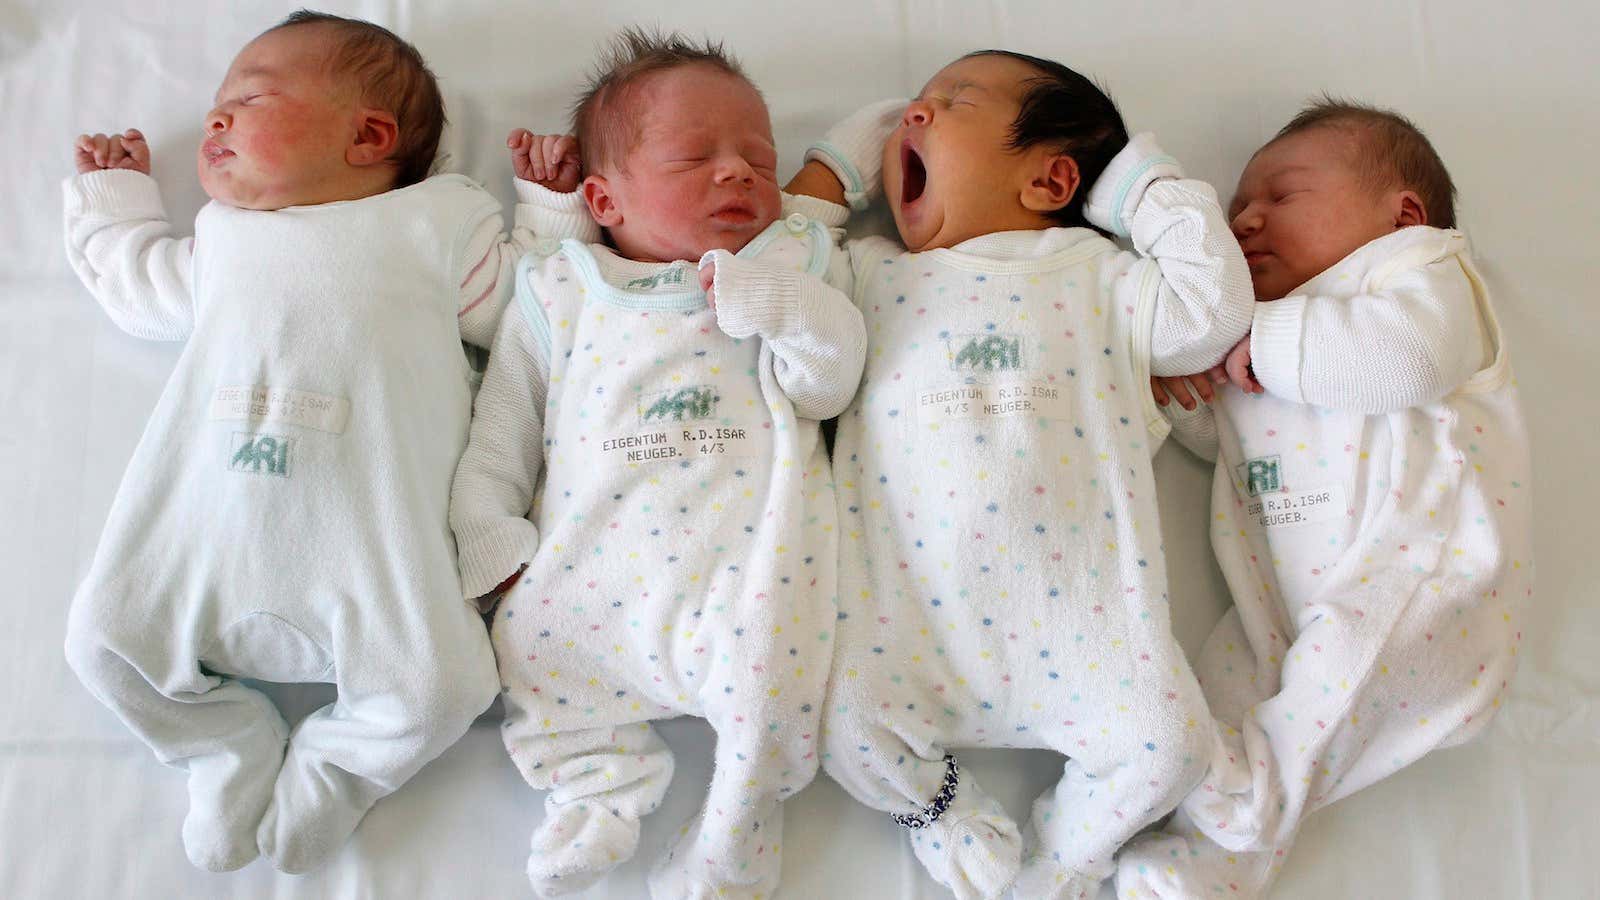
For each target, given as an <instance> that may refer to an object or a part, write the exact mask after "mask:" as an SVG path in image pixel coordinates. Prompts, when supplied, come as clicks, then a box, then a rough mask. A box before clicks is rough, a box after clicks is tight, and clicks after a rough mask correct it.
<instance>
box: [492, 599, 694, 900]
mask: <svg viewBox="0 0 1600 900" xmlns="http://www.w3.org/2000/svg"><path fill="white" fill-rule="evenodd" d="M534 580H535V579H530V580H529V581H526V582H525V583H524V584H531V583H533V581H534ZM549 603H550V601H549V600H545V599H541V598H539V597H538V596H537V592H534V591H531V589H528V588H525V587H521V586H519V588H517V589H514V590H513V591H512V592H511V593H510V594H509V595H507V596H506V598H505V599H504V600H502V601H501V608H500V610H499V612H498V613H497V615H496V619H495V626H494V647H495V655H496V657H497V659H498V661H499V664H500V679H501V683H502V684H503V685H504V690H503V696H504V698H505V704H506V720H505V723H504V724H503V725H502V731H501V736H502V737H503V738H504V739H505V745H506V750H507V751H508V752H509V753H510V755H511V761H512V763H514V764H515V765H516V767H517V770H518V771H520V772H521V773H522V777H523V778H524V779H525V780H526V781H527V782H528V784H530V785H532V786H533V787H534V788H536V789H538V790H543V791H549V792H550V793H549V794H548V795H547V796H546V797H545V802H544V808H545V813H544V820H543V821H542V822H540V824H539V827H538V828H537V829H536V830H535V831H534V834H533V839H532V852H531V853H530V855H529V857H528V879H529V881H530V882H532V884H533V889H534V891H535V892H536V893H538V894H539V895H540V896H546V897H548V896H553V895H556V894H564V893H570V892H572V891H578V890H582V889H584V888H585V887H588V886H589V885H591V884H593V883H594V882H596V881H598V880H600V879H601V878H603V877H604V876H605V874H606V873H607V872H609V871H610V870H611V869H612V868H614V867H615V866H617V865H619V864H620V863H622V862H625V861H627V860H628V859H630V858H631V857H632V856H633V854H634V851H635V850H636V849H637V848H638V844H639V819H640V818H641V817H642V816H644V815H645V814H646V813H649V812H652V811H653V810H655V809H656V807H657V806H659V805H660V803H661V798H662V797H663V796H665V794H666V792H667V787H668V785H669V784H671V782H672V770H673V761H672V751H671V750H670V749H668V747H667V745H666V744H665V743H664V742H663V741H662V740H661V738H660V736H659V735H657V734H656V731H655V729H654V728H652V727H651V726H650V725H649V721H650V720H652V719H666V718H671V717H673V716H676V715H678V714H680V713H681V712H683V711H684V710H682V709H678V708H673V707H667V706H663V705H661V704H660V703H658V702H656V700H655V699H653V698H652V697H651V696H650V695H649V693H648V692H647V691H646V690H644V689H642V687H641V685H643V684H651V685H652V686H653V687H654V686H656V685H654V683H653V682H652V681H651V673H652V672H654V671H655V669H654V668H653V667H652V668H648V669H644V670H641V669H640V666H641V665H648V664H647V663H645V661H644V660H643V659H642V657H644V656H646V655H648V654H650V653H652V652H653V648H649V647H647V648H645V649H643V650H642V651H641V650H640V648H638V647H636V646H634V645H633V643H632V641H631V639H630V638H629V637H627V636H623V635H618V634H614V633H608V632H603V631H602V632H596V633H595V638H596V639H590V638H589V635H590V633H591V632H590V631H589V629H588V628H586V627H583V626H578V627H574V625H573V623H571V622H566V621H564V620H562V619H561V618H560V616H559V615H557V614H552V613H551V611H550V609H551V607H550V606H549ZM513 617H515V618H513ZM528 623H537V624H528Z"/></svg>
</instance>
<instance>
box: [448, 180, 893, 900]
mask: <svg viewBox="0 0 1600 900" xmlns="http://www.w3.org/2000/svg"><path fill="white" fill-rule="evenodd" d="M574 202H576V201H574ZM788 202H789V205H790V208H791V209H793V208H795V204H803V205H807V206H809V207H811V208H816V209H818V210H819V211H823V210H824V209H825V206H826V205H824V204H819V203H817V202H815V201H801V200H796V199H794V198H791V199H790V200H789V201H788ZM835 212H836V213H837V218H838V219H842V218H843V211H842V210H835ZM824 214H827V213H825V212H824ZM834 240H835V238H834V236H833V234H832V232H831V230H830V229H829V228H828V227H827V225H825V224H824V223H822V222H820V221H816V220H814V219H812V218H809V217H808V216H806V215H803V214H800V213H799V212H791V213H790V214H789V215H788V216H787V217H786V218H784V219H780V220H779V221H777V222H775V223H774V224H773V225H772V226H770V227H769V228H768V229H767V230H766V231H765V232H763V234H762V235H760V236H758V237H757V238H755V239H754V240H752V241H751V242H750V243H749V244H748V245H746V246H745V247H744V248H743V249H742V250H740V251H739V253H738V255H737V257H735V256H733V255H731V254H729V253H727V252H725V251H715V252H714V253H711V254H707V256H708V258H714V259H715V261H716V283H715V284H714V286H713V289H714V291H715V295H716V301H717V305H716V309H715V311H713V310H711V309H709V308H708V307H707V305H706V297H705V294H704V293H703V292H702V291H701V290H700V288H699V285H698V281H697V273H696V269H695V264H694V262H690V261H680V262H674V263H670V264H667V263H644V262H634V261H631V260H627V259H624V258H621V257H619V256H617V255H616V254H615V253H614V252H612V251H611V250H609V249H607V248H606V247H604V246H602V245H599V244H592V245H586V244H584V243H581V242H579V241H573V240H568V241H565V242H563V243H561V244H560V245H556V244H555V243H554V242H549V243H545V244H543V245H541V246H539V247H538V248H537V249H536V250H535V252H534V253H533V254H530V255H529V256H527V257H526V258H524V260H523V262H522V264H521V266H520V267H519V269H518V271H517V275H516V302H515V304H514V306H513V308H512V309H510V310H508V311H507V313H506V315H505V317H504V321H503V324H502V326H501V329H500V333H499V335H498V337H497V338H496V341H495V346H494V349H493V352H492V353H491V354H490V358H489V369H488V371H487V373H486V375H485V378H484V385H483V390H482V392H481V393H479V395H478V399H477V404H476V416H475V418H474V421H473V425H472V437H471V440H470V442H469V444H468V447H467V451H466V454H465V455H464V456H463V458H462V461H461V468H460V472H459V474H458V475H457V477H456V483H455V490H454V497H453V503H452V513H451V516H452V523H453V525H454V527H455V532H456V536H457V539H458V540H459V541H460V546H461V567H462V577H463V580H464V582H465V585H466V589H467V592H468V594H471V595H478V594H483V593H485V592H488V591H490V590H491V589H492V588H494V587H495V586H496V585H497V584H499V583H501V582H502V581H503V580H505V579H506V578H508V577H510V576H512V575H515V574H516V573H517V571H518V569H519V568H520V567H522V566H524V565H526V566H527V568H526V570H525V571H524V572H523V574H522V576H521V578H520V579H518V581H517V583H516V584H515V585H514V586H513V587H512V588H511V589H510V590H509V592H508V593H507V594H506V596H505V597H504V599H503V600H502V601H501V602H500V605H499V608H498V609H497V610H496V612H495V616H494V624H493V628H492V635H493V641H494V647H495V652H496V655H497V657H498V659H499V663H500V678H501V684H502V687H503V691H504V696H505V702H506V721H505V726H504V728H505V732H504V736H505V743H506V748H507V750H508V751H509V753H510V755H511V759H512V760H513V762H515V764H516V765H517V768H518V769H519V770H520V771H521V772H522V775H523V777H524V778H526V779H527V781H528V783H529V784H530V785H532V786H533V787H535V788H539V789H542V790H548V791H550V793H549V795H548V796H547V798H546V801H545V817H544V820H543V822H542V824H541V825H540V826H539V828H538V830H537V831H536V832H535V834H534V835H533V839H532V850H533V852H532V855H531V856H530V858H529V862H528V874H529V878H530V880H531V882H532V883H533V886H534V888H535V890H536V891H537V892H539V893H540V894H542V895H548V894H556V893H565V892H567V891H572V890H578V889H581V888H582V887H584V886H586V885H588V884H591V883H593V882H594V881H595V880H596V879H598V878H600V877H602V876H603V875H604V874H605V873H606V871H608V870H609V869H610V868H612V867H613V866H615V865H616V864H618V863H620V862H622V861H623V860H626V859H627V858H629V857H630V856H632V854H633V852H634V850H635V849H636V847H637V844H638V838H639V818H640V817H641V816H642V815H644V814H646V813H648V812H650V811H651V810H653V809H655V808H656V806H657V805H658V803H659V802H660V800H661V798H662V796H663V794H664V793H665V791H666V789H667V785H668V783H669V782H670V781H671V777H672V769H673V762H672V756H671V751H670V750H669V749H668V747H667V746H666V745H665V744H664V743H663V742H662V741H661V739H660V738H659V737H658V736H657V735H656V732H655V730H654V729H653V728H652V727H651V726H650V725H649V722H650V721H652V720H655V719H666V718H673V717H676V716H679V715H694V716H704V717H705V718H706V719H707V720H709V721H710V723H711V725H712V727H713V728H714V729H715V730H716V732H717V751H716V764H715V769H714V771H713V775H712V783H711V786H710V789H709V792H708V796H707V798H706V804H705V808H704V810H703V811H702V813H701V814H700V816H699V817H698V818H697V820H696V821H695V822H693V823H691V824H689V825H686V826H685V828H684V831H683V833H682V836H681V838H680V840H679V841H678V843H677V846H676V848H675V849H674V850H673V851H672V853H671V855H670V856H669V857H667V858H666V859H664V860H662V861H661V862H660V864H658V865H657V866H656V867H655V869H654V871H653V872H652V875H651V880H650V881H651V890H652V893H653V894H654V895H655V896H658V897H663V898H674V900H676V898H679V897H688V896H695V897H699V896H717V897H724V896H726V897H741V896H742V897H759V896H766V895H770V894H771V892H772V890H773V888H774V887H775V886H776V884H777V879H778V872H779V863H780V859H781V855H780V849H781V848H780V844H781V835H782V817H781V816H782V811H781V809H780V807H779V805H778V804H779V802H780V801H781V800H782V799H784V798H786V797H788V796H790V795H792V794H793V793H794V792H795V791H798V790H799V789H800V788H802V787H804V786H805V785H806V784H807V783H808V782H809V781H810V780H811V778H812V776H813V775H814V774H815V772H816V769H817V737H818V735H817V731H818V719H819V717H820V715H821V711H822V700H823V693H824V686H825V681H826V678H827V671H828V664H829V662H830V660H831V657H832V650H833V628H834V617H835V614H836V606H835V581H834V573H835V570H834V564H833V563H834V553H835V546H836V539H837V534H836V530H835V527H834V522H835V504H834V498H833V484H832V479H831V476H830V474H829V469H828V461H827V456H826V452H825V450H824V448H823V444H822V441H821V438H820V435H819V429H818V425H817V420H818V419H823V418H828V417H831V416H834V415H837V414H838V412H839V411H840V410H841V409H843V408H844V406H845V404H846V403H848V402H849V400H850V397H851V396H852V395H853V394H854V393H855V388H856V384H857V381H858V379H859V377H860V373H861V364H862V354H863V353H864V349H865V338H864V336H863V330H862V324H861V316H860V313H858V312H857V311H856V310H855V308H854V307H853V306H851V304H850V302H849V298H847V297H846V296H845V295H844V294H843V293H841V292H840V291H838V290H836V289H834V288H832V287H830V286H828V285H827V284H826V283H825V282H824V281H823V280H822V278H820V277H818V276H821V275H824V274H827V273H828V272H829V270H830V269H833V270H835V271H837V270H838V269H841V268H842V267H843V266H844V265H845V259H844V255H843V254H842V253H837V252H835V251H834V249H833V242H834Z"/></svg>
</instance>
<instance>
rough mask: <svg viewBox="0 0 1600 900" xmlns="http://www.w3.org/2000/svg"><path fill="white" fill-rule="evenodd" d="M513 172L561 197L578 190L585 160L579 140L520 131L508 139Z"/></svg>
mask: <svg viewBox="0 0 1600 900" xmlns="http://www.w3.org/2000/svg"><path fill="white" fill-rule="evenodd" d="M506 149H508V150H510V151H511V168H512V169H513V170H514V171H515V172H516V173H517V177H518V178H521V179H522V180H523V181H531V182H533V183H535V184H537V185H539V186H540V187H543V188H548V189H549V190H552V191H555V192H556V193H558V194H570V193H572V192H573V191H575V190H577V189H578V182H579V181H580V180H581V179H580V177H579V176H580V175H581V173H582V168H583V165H582V160H581V159H580V158H579V156H578V139H577V138H575V137H573V136H572V135H570V134H534V133H533V132H531V131H529V130H528V129H526V128H518V129H517V130H516V131H513V132H511V134H510V135H508V136H507V137H506Z"/></svg>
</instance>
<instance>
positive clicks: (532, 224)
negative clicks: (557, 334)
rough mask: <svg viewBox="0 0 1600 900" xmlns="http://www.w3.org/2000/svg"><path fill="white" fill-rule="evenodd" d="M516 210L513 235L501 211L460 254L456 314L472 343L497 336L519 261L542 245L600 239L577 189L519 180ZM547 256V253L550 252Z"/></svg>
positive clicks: (476, 232)
mask: <svg viewBox="0 0 1600 900" xmlns="http://www.w3.org/2000/svg"><path fill="white" fill-rule="evenodd" d="M516 189H517V208H516V213H515V218H514V220H513V225H512V228H511V233H510V234H506V233H505V232H504V229H505V223H504V221H503V220H502V219H501V217H500V215H499V213H494V214H491V215H488V216H486V217H484V218H483V219H482V220H480V221H479V222H478V223H477V225H476V227H474V228H473V229H472V231H471V235H470V237H469V238H468V239H467V245H466V249H465V250H464V251H463V252H462V254H461V259H462V260H464V261H465V271H463V272H462V273H461V296H460V301H459V302H460V305H459V307H458V311H457V313H456V318H457V321H458V322H459V323H460V326H461V337H462V339H463V340H465V341H466V342H467V343H469V344H473V345H475V346H478V347H488V346H489V345H490V342H491V341H493V340H494V339H495V334H496V328H497V327H498V326H499V324H500V316H501V314H502V313H503V312H504V311H505V308H506V304H507V303H508V302H509V301H510V299H511V296H512V293H513V289H512V282H513V280H514V279H513V276H514V274H515V270H516V266H517V260H519V259H521V258H522V255H523V254H524V253H527V252H529V251H530V250H534V249H536V248H537V247H539V246H540V245H543V246H545V247H547V248H548V247H550V246H551V245H553V244H555V243H558V242H560V241H562V240H564V239H566V238H574V239H576V240H580V241H583V242H584V243H586V244H591V243H598V242H599V241H600V226H599V225H597V224H595V221H594V219H593V218H591V217H590V215H589V210H588V207H586V206H585V205H584V202H583V195H581V194H579V193H578V192H576V191H574V192H572V193H570V194H558V193H556V192H555V191H552V190H550V189H548V188H546V187H543V186H541V185H538V184H535V183H533V182H531V181H524V180H523V179H520V178H518V179H516ZM545 255H548V250H547V252H546V254H545Z"/></svg>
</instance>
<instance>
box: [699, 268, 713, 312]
mask: <svg viewBox="0 0 1600 900" xmlns="http://www.w3.org/2000/svg"><path fill="white" fill-rule="evenodd" d="M716 283H717V261H716V260H714V259H708V260H706V261H705V263H704V264H703V265H701V266H700V290H702V291H705V292H706V305H707V306H709V307H711V308H712V309H716V308H717V292H716V290H715V289H714V288H713V287H712V285H714V284H716Z"/></svg>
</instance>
